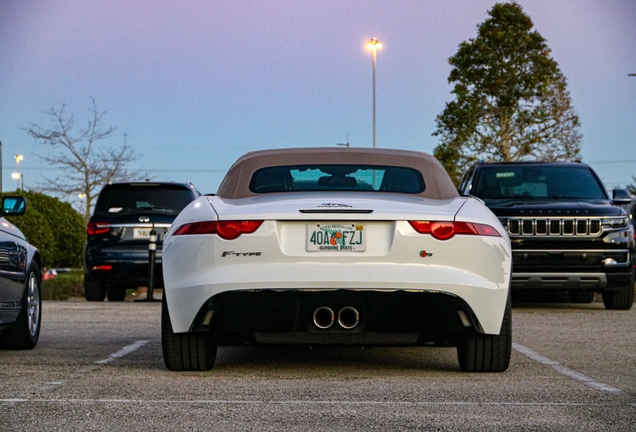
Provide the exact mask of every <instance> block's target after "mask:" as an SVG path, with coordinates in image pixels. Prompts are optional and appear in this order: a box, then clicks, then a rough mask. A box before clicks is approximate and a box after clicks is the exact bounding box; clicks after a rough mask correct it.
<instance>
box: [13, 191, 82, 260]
mask: <svg viewBox="0 0 636 432" xmlns="http://www.w3.org/2000/svg"><path fill="white" fill-rule="evenodd" d="M1 195H3V196H6V195H22V196H24V197H25V198H26V200H27V206H26V213H25V214H24V215H22V216H12V217H7V220H9V222H11V223H12V224H14V225H15V226H17V227H18V228H19V229H20V230H21V231H22V232H23V233H24V235H25V236H26V238H27V240H28V241H29V243H31V244H32V245H34V246H35V247H37V248H38V249H39V250H40V253H41V254H42V263H43V266H44V267H49V268H51V267H76V268H77V267H82V266H83V261H84V260H83V255H84V243H85V242H86V226H85V225H84V219H83V218H82V216H81V215H80V214H79V213H78V212H77V211H76V210H75V209H74V208H73V207H72V206H71V205H70V204H69V203H66V202H63V201H60V200H59V199H58V198H53V197H50V196H48V195H45V194H43V193H40V192H33V191H23V190H19V191H17V192H4V193H3V194H1Z"/></svg>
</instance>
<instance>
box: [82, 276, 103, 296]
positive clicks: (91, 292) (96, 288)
mask: <svg viewBox="0 0 636 432" xmlns="http://www.w3.org/2000/svg"><path fill="white" fill-rule="evenodd" d="M84 297H86V300H87V301H104V299H105V298H106V287H104V285H102V284H101V283H100V282H93V281H87V280H86V277H84Z"/></svg>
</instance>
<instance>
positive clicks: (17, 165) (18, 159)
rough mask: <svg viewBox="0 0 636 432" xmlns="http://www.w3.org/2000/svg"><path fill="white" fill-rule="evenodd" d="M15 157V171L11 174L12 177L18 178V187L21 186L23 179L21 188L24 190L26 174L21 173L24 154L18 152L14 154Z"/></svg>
mask: <svg viewBox="0 0 636 432" xmlns="http://www.w3.org/2000/svg"><path fill="white" fill-rule="evenodd" d="M13 158H14V159H15V172H14V173H13V174H11V178H13V179H15V180H16V183H17V185H16V188H20V180H22V187H21V189H22V190H24V176H23V175H22V174H20V162H21V161H23V160H24V155H21V154H16V155H13Z"/></svg>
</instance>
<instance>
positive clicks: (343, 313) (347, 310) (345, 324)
mask: <svg viewBox="0 0 636 432" xmlns="http://www.w3.org/2000/svg"><path fill="white" fill-rule="evenodd" d="M313 318H314V324H315V325H316V327H318V328H319V329H322V330H326V329H328V328H330V327H331V326H332V325H333V324H334V323H335V322H336V313H335V312H334V311H333V309H331V308H330V307H327V306H320V307H319V308H318V309H316V310H315V311H314V317H313ZM337 319H338V324H339V325H340V327H342V328H343V329H345V330H351V329H353V328H355V327H356V326H357V325H358V323H359V322H360V312H358V310H357V309H356V308H354V307H351V306H345V307H343V308H342V309H340V310H339V311H338V316H337Z"/></svg>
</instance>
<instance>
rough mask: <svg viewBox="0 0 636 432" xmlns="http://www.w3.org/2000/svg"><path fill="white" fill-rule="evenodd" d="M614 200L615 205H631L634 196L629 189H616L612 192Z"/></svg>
mask: <svg viewBox="0 0 636 432" xmlns="http://www.w3.org/2000/svg"><path fill="white" fill-rule="evenodd" d="M612 200H613V201H614V203H615V204H630V203H631V202H632V195H631V194H630V193H629V191H628V190H627V189H614V190H613V191H612Z"/></svg>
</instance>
